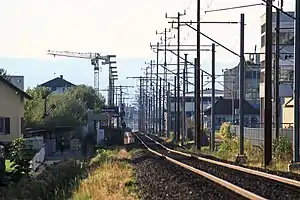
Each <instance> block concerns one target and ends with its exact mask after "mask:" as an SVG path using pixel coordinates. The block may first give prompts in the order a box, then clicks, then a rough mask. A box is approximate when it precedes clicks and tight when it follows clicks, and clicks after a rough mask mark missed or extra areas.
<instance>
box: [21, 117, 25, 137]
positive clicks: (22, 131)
mask: <svg viewBox="0 0 300 200" xmlns="http://www.w3.org/2000/svg"><path fill="white" fill-rule="evenodd" d="M24 132H25V131H24V118H23V117H21V134H24Z"/></svg>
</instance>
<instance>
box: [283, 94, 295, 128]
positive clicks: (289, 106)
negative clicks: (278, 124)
mask: <svg viewBox="0 0 300 200" xmlns="http://www.w3.org/2000/svg"><path fill="white" fill-rule="evenodd" d="M290 127H294V99H293V98H292V97H286V98H284V103H283V105H282V128H290Z"/></svg>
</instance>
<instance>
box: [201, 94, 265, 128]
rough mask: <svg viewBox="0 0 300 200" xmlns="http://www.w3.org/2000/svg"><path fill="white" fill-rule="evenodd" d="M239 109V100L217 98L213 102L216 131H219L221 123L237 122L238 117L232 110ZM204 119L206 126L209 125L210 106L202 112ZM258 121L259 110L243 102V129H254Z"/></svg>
mask: <svg viewBox="0 0 300 200" xmlns="http://www.w3.org/2000/svg"><path fill="white" fill-rule="evenodd" d="M232 105H234V107H236V108H238V107H239V99H234V101H233V100H232V99H225V98H218V99H217V100H216V101H215V121H216V129H219V128H220V126H221V125H222V123H223V122H231V121H232V119H234V121H235V122H238V121H239V115H238V113H236V112H235V111H234V109H233V108H232ZM204 119H205V122H206V126H207V127H210V126H211V125H210V124H211V106H210V107H208V108H207V109H206V110H204ZM258 121H259V109H258V108H255V107H253V106H252V105H251V104H250V103H249V102H247V101H246V100H244V123H245V127H256V126H257V125H258Z"/></svg>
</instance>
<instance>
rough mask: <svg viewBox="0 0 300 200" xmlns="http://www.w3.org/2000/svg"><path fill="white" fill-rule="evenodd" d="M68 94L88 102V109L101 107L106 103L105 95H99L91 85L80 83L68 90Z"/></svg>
mask: <svg viewBox="0 0 300 200" xmlns="http://www.w3.org/2000/svg"><path fill="white" fill-rule="evenodd" d="M66 94H67V95H69V96H71V97H74V98H76V99H79V100H81V101H82V102H84V103H85V104H86V107H87V109H99V108H100V107H101V106H102V105H104V104H105V98H104V96H103V95H101V94H100V95H99V96H98V95H97V94H96V92H95V90H94V89H93V88H92V87H91V86H87V85H78V86H76V87H73V88H71V89H70V90H68V91H67V93H66Z"/></svg>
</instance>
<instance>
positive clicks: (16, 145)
mask: <svg viewBox="0 0 300 200" xmlns="http://www.w3.org/2000/svg"><path fill="white" fill-rule="evenodd" d="M9 150H10V157H11V159H10V161H11V162H12V165H11V167H12V168H13V169H14V170H13V171H12V172H13V174H14V177H15V178H16V179H19V178H20V177H21V176H22V174H26V175H28V174H29V172H30V171H31V169H30V161H31V159H32V158H33V156H34V154H35V152H34V151H33V150H32V148H31V147H30V146H29V145H28V144H26V141H25V140H24V139H23V138H17V139H15V140H14V141H13V142H12V144H11V147H10V149H9Z"/></svg>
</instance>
